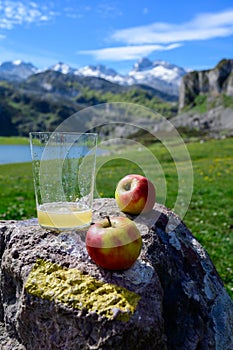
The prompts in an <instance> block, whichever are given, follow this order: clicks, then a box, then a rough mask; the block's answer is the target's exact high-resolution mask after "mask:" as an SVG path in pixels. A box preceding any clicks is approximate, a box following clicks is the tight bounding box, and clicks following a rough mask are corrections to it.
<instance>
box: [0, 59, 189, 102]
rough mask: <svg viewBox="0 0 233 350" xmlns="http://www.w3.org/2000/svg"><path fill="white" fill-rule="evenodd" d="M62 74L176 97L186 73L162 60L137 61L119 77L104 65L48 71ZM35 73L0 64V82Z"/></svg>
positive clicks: (18, 64)
mask: <svg viewBox="0 0 233 350" xmlns="http://www.w3.org/2000/svg"><path fill="white" fill-rule="evenodd" d="M48 69H49V70H53V71H56V72H60V73H62V74H69V75H70V74H74V75H76V76H81V77H97V78H102V79H105V80H107V81H110V82H112V83H115V84H119V85H126V86H127V85H128V86H129V85H133V84H143V85H148V86H150V87H153V88H155V89H157V90H159V91H162V92H165V93H168V94H170V95H176V96H178V91H179V84H180V81H181V78H182V77H183V75H185V74H186V73H187V72H186V71H185V70H184V69H183V68H181V67H178V66H176V65H174V64H171V63H168V62H165V61H150V60H149V59H148V58H142V59H140V60H139V61H137V62H136V63H135V64H134V66H133V68H132V70H130V71H129V72H128V74H125V75H122V74H119V73H118V72H116V71H115V70H114V69H112V68H108V67H106V66H104V65H96V66H91V65H89V66H84V67H80V68H72V67H70V66H69V65H67V64H66V63H62V62H58V63H57V64H55V65H54V66H52V67H50V68H48ZM37 72H39V70H38V69H37V68H36V67H35V66H34V65H32V64H31V63H24V62H21V61H14V62H4V63H2V64H0V79H1V78H3V79H9V80H23V79H26V78H28V77H29V76H30V75H33V74H35V73H37Z"/></svg>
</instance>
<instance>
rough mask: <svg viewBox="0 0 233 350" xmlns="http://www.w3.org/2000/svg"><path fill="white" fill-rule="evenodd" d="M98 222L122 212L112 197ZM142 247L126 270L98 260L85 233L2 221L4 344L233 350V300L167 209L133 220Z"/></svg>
mask: <svg viewBox="0 0 233 350" xmlns="http://www.w3.org/2000/svg"><path fill="white" fill-rule="evenodd" d="M94 208H95V213H94V221H95V220H98V218H100V217H101V216H103V215H106V214H108V215H110V216H111V215H123V214H122V213H120V212H119V210H118V208H117V207H116V204H115V200H113V199H99V200H95V203H94ZM131 219H132V220H134V221H135V223H136V225H137V226H138V228H139V230H140V232H141V234H142V238H143V249H142V252H141V255H140V257H139V259H138V260H137V262H136V263H135V264H134V266H133V267H132V268H130V269H129V270H126V271H124V272H117V271H116V272H110V271H107V270H103V269H101V268H99V267H97V266H96V265H95V264H94V263H93V262H92V261H91V259H90V258H89V256H88V255H87V252H86V249H85V245H84V237H85V231H83V232H70V233H66V234H64V233H63V234H60V235H57V234H56V233H55V232H52V231H46V230H43V229H41V228H40V227H39V226H38V225H37V222H36V220H32V221H31V220H28V221H24V222H1V223H0V257H1V270H0V271H1V289H0V291H1V294H0V298H1V299H0V344H1V349H3V350H16V349H17V350H25V349H27V350H28V349H29V350H34V349H38V350H40V349H41V350H43V349H44V350H45V349H46V350H50V349H63V350H72V349H75V350H76V349H114V350H115V349H122V350H123V349H124V350H125V349H126V350H130V349H148V350H150V349H151V350H152V349H153V350H156V349H157V350H163V349H164V350H167V349H168V350H169V349H170V350H232V348H233V303H232V300H231V299H230V297H229V295H228V294H227V292H226V290H225V288H224V286H223V283H222V281H221V279H220V277H219V275H218V273H217V272H216V270H215V267H214V266H213V264H212V262H211V260H210V258H209V256H208V254H207V252H206V251H205V250H204V249H203V248H202V246H201V245H200V244H199V243H198V241H197V240H196V239H195V237H193V235H192V234H191V232H190V231H189V230H188V228H187V227H186V226H185V225H184V223H183V222H182V221H181V220H180V219H179V217H177V216H176V215H175V214H174V213H173V212H171V211H169V210H168V209H167V208H165V207H164V206H162V205H159V204H156V205H155V207H154V209H153V210H152V211H151V212H150V213H148V214H145V215H140V216H139V217H138V218H136V217H131Z"/></svg>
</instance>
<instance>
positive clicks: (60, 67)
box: [50, 62, 73, 74]
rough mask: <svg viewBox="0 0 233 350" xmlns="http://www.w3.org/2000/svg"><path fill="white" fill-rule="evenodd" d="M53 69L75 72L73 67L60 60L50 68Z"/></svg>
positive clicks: (66, 72)
mask: <svg viewBox="0 0 233 350" xmlns="http://www.w3.org/2000/svg"><path fill="white" fill-rule="evenodd" d="M50 69H51V70H54V71H55V72H60V73H63V74H68V73H71V72H73V69H72V68H71V67H70V66H69V65H68V64H66V63H63V62H58V63H56V64H55V65H54V66H52V67H51V68H50Z"/></svg>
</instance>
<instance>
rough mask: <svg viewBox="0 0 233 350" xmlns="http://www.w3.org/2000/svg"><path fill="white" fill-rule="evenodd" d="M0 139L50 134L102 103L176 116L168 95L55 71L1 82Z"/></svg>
mask: <svg viewBox="0 0 233 350" xmlns="http://www.w3.org/2000/svg"><path fill="white" fill-rule="evenodd" d="M0 97H1V100H0V120H1V129H0V136H12V135H19V136H27V135H28V133H29V132H30V131H36V130H37V131H38V130H48V131H53V130H54V129H55V128H56V126H58V125H59V124H60V123H61V122H62V121H63V120H65V119H66V118H67V117H69V116H70V115H72V114H74V113H75V112H77V111H79V110H81V109H83V108H85V107H88V106H92V105H96V104H100V103H105V102H130V103H136V104H140V105H143V106H145V107H148V108H150V109H153V110H156V111H157V112H158V113H160V114H163V115H165V116H166V117H172V116H174V115H175V114H176V113H177V103H176V102H171V101H168V100H169V99H171V96H170V95H167V94H166V93H163V92H161V91H157V90H156V89H154V88H152V87H149V86H144V85H131V86H121V85H119V84H115V83H112V82H110V81H106V80H105V79H102V78H97V77H81V76H77V75H74V74H71V75H70V74H63V73H61V72H58V71H54V70H47V71H44V72H41V73H36V74H33V75H30V76H29V77H28V78H27V79H26V80H23V81H13V80H11V81H7V80H2V81H0Z"/></svg>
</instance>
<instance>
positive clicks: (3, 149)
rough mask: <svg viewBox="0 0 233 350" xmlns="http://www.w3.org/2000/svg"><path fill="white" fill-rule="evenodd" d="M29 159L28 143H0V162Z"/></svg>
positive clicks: (19, 161)
mask: <svg viewBox="0 0 233 350" xmlns="http://www.w3.org/2000/svg"><path fill="white" fill-rule="evenodd" d="M30 161H31V152H30V146H29V145H0V164H9V163H23V162H30Z"/></svg>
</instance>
